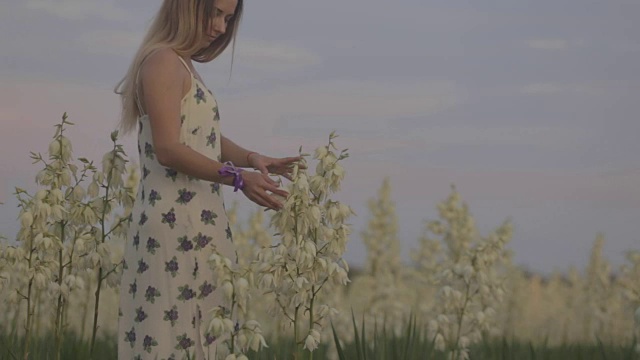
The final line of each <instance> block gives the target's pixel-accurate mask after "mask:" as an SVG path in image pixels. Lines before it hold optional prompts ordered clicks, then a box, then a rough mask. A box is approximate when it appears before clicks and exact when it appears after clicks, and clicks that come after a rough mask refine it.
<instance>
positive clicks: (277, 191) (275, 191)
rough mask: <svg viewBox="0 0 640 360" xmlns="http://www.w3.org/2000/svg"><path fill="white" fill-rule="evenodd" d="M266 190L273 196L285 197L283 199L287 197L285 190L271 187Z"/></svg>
mask: <svg viewBox="0 0 640 360" xmlns="http://www.w3.org/2000/svg"><path fill="white" fill-rule="evenodd" d="M266 190H268V191H271V192H272V193H274V194H278V195H280V196H282V197H285V198H286V197H287V196H289V193H288V192H287V191H286V190H282V189H278V188H276V187H273V188H267V189H266Z"/></svg>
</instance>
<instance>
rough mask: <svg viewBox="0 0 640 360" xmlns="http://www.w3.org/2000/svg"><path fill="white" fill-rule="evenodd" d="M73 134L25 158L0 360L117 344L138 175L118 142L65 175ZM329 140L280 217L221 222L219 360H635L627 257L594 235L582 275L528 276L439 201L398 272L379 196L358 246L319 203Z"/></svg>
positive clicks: (5, 245)
mask: <svg viewBox="0 0 640 360" xmlns="http://www.w3.org/2000/svg"><path fill="white" fill-rule="evenodd" d="M71 125H73V124H71V123H70V122H68V121H67V120H66V116H65V117H64V118H63V121H62V122H61V123H60V124H59V125H58V126H57V127H56V133H55V137H54V140H53V141H52V143H51V144H50V146H49V151H48V154H47V156H42V155H40V154H36V153H33V154H32V158H33V159H34V163H37V164H39V165H41V166H42V170H41V171H40V172H39V173H38V175H37V179H36V182H37V184H38V186H39V190H38V191H36V192H35V193H33V194H30V193H28V192H27V191H25V190H23V189H20V188H16V193H15V196H16V197H17V198H18V199H19V200H20V204H21V205H20V206H21V210H20V216H19V221H20V223H21V230H20V232H19V233H18V235H17V239H11V240H8V239H5V240H3V242H2V243H1V245H0V248H1V250H2V251H1V254H2V255H1V256H0V303H2V311H1V312H0V357H1V358H2V359H25V360H26V359H91V358H92V359H115V358H116V347H117V339H118V338H119V337H121V336H124V335H123V334H117V331H116V329H117V320H118V288H119V285H120V273H121V270H122V253H123V244H124V241H126V240H125V235H126V231H127V228H128V227H129V226H130V223H131V221H132V220H137V219H132V217H131V209H132V206H133V203H134V201H133V200H134V199H135V196H136V192H137V189H136V184H137V182H138V179H139V176H140V175H139V171H138V169H137V168H136V167H135V166H127V163H128V160H127V158H126V154H125V153H124V152H123V151H122V147H121V146H120V145H119V144H118V134H117V132H114V133H112V134H111V139H112V141H113V148H112V149H110V150H109V151H108V152H106V153H105V156H104V157H103V159H102V162H101V164H100V165H99V166H98V165H96V164H94V163H93V162H92V161H90V160H88V159H84V158H78V160H74V159H73V158H72V156H71V141H70V139H68V138H66V137H65V136H64V130H65V129H66V127H68V126H71ZM336 138H337V136H335V134H331V135H330V136H329V140H328V142H327V145H326V146H324V147H320V148H318V149H316V151H315V152H314V154H312V155H311V154H303V155H304V156H305V159H306V158H310V159H307V160H305V162H307V164H308V165H307V169H309V170H307V169H304V168H298V167H296V168H295V169H294V182H293V183H292V184H291V185H290V186H289V188H288V191H289V193H290V196H289V197H288V198H287V199H286V202H285V208H284V209H283V210H282V211H280V212H278V213H276V214H275V215H273V216H272V217H271V218H269V219H266V218H265V216H264V213H263V212H262V211H256V212H255V213H253V214H252V215H251V217H250V219H249V220H248V222H247V223H239V222H238V221H237V216H236V209H235V208H232V209H229V210H228V214H229V218H230V220H231V222H232V223H233V238H234V244H235V245H236V247H237V250H238V263H237V264H233V263H232V262H231V261H230V260H229V259H226V258H224V256H222V255H221V254H218V253H217V252H216V251H215V250H212V253H211V256H210V258H209V260H210V261H209V264H208V265H209V266H210V267H211V268H212V269H213V270H214V273H215V279H212V282H213V283H214V285H215V286H217V287H218V288H219V289H220V290H221V291H224V294H225V302H226V303H225V305H226V306H227V309H231V310H230V311H224V310H223V309H222V308H218V309H213V310H215V311H213V312H212V315H211V317H210V318H208V319H207V323H208V324H209V325H210V326H209V330H210V331H211V334H212V335H213V336H215V337H216V338H219V339H220V338H224V339H226V342H224V344H223V345H221V348H223V349H222V352H221V354H224V357H223V358H226V359H229V360H233V359H238V360H240V359H245V358H249V359H274V358H276V359H293V358H295V359H313V358H315V359H338V358H340V359H447V360H454V359H638V358H639V354H640V346H638V345H637V339H638V335H639V332H640V252H639V251H637V249H635V250H634V249H630V250H629V252H628V256H627V262H626V263H625V264H624V265H622V266H620V267H619V268H616V269H614V268H612V266H611V265H610V264H609V263H608V262H607V260H606V259H605V258H604V257H603V256H602V248H603V246H604V244H605V238H604V235H602V234H594V235H595V241H594V245H593V248H592V252H591V260H590V263H589V265H588V267H587V268H586V270H585V271H584V272H578V271H573V272H570V273H567V274H554V275H552V276H549V277H545V278H543V277H541V276H538V275H536V274H531V273H527V272H525V271H523V270H522V269H519V268H518V267H517V266H515V265H514V264H513V262H512V258H513V252H512V250H511V249H510V248H509V242H510V240H511V238H512V236H513V229H512V225H511V224H510V222H509V221H505V222H504V223H502V224H499V225H498V226H497V227H496V228H495V229H494V230H493V231H491V232H490V233H489V234H480V233H479V232H478V230H477V228H476V224H475V221H474V218H473V216H472V213H471V210H470V206H468V205H467V204H466V203H465V202H464V201H463V200H462V197H461V194H460V193H459V192H458V191H457V190H456V188H455V186H452V189H451V193H450V194H448V196H446V198H445V199H444V200H443V201H442V202H441V203H439V204H437V205H436V206H437V209H438V212H439V218H438V219H431V220H429V221H427V222H426V225H425V229H424V232H423V235H422V237H421V239H420V241H419V244H420V245H419V247H418V248H416V249H412V251H411V253H412V258H411V261H410V262H408V263H407V262H403V261H402V260H401V258H400V248H399V247H400V246H399V243H400V242H399V240H398V237H397V230H398V229H397V217H396V214H395V209H394V206H395V205H394V202H393V200H392V197H391V184H390V182H389V181H388V180H384V181H383V182H382V185H381V187H380V191H379V193H378V194H375V196H372V198H371V200H370V204H369V209H370V212H369V214H363V216H367V218H368V219H369V223H368V226H367V228H366V229H365V230H364V231H363V232H362V233H360V234H353V232H352V230H351V229H350V228H349V225H348V219H349V217H350V216H352V215H353V212H352V210H351V208H350V207H349V206H348V205H346V204H342V203H340V202H338V201H335V200H333V199H332V195H333V194H335V193H336V192H337V191H339V190H340V183H341V181H342V179H343V178H344V176H345V175H346V170H345V169H344V168H343V167H342V165H341V161H342V160H343V159H345V158H346V157H348V153H347V152H346V151H345V150H342V151H339V150H338V148H337V146H336V143H335V141H336V140H335V139H336ZM334 151H335V152H334ZM312 161H314V162H315V164H314V163H312ZM312 169H314V170H315V172H312ZM356 237H359V238H360V239H361V240H362V241H363V242H364V243H365V245H366V248H367V252H368V253H367V261H366V264H365V265H364V267H362V268H361V269H350V267H349V264H347V263H346V261H344V259H343V255H344V252H345V249H346V244H347V243H348V242H349V241H355V239H354V238H356ZM266 346H268V347H266ZM183 350H184V354H185V355H186V356H185V358H191V356H192V352H191V349H189V348H188V347H186V348H184V349H183Z"/></svg>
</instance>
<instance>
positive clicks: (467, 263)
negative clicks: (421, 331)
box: [429, 187, 512, 359]
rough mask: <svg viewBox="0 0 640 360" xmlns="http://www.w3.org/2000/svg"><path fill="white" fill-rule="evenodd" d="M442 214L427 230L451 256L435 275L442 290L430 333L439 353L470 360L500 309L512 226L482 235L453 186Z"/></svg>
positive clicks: (505, 224) (441, 264)
mask: <svg viewBox="0 0 640 360" xmlns="http://www.w3.org/2000/svg"><path fill="white" fill-rule="evenodd" d="M439 211H440V217H441V219H442V221H433V222H431V223H429V229H430V230H431V232H432V233H433V234H434V235H436V236H441V238H442V241H443V242H444V243H445V245H446V249H447V253H446V256H443V257H442V258H443V259H444V260H443V261H442V263H440V264H439V272H438V273H436V274H435V281H436V284H437V285H438V286H439V291H438V294H437V303H436V304H437V305H436V306H435V308H434V315H435V318H434V319H432V320H430V321H429V333H430V334H431V336H432V337H433V339H434V345H435V347H436V349H438V350H441V351H447V352H448V353H449V354H450V356H451V358H455V359H468V358H469V346H470V345H471V344H472V343H474V342H478V341H479V340H481V339H482V336H483V334H490V333H491V331H492V330H494V327H493V326H494V324H495V317H496V309H497V308H498V307H499V306H500V304H501V303H502V301H503V298H504V294H505V289H504V286H503V285H504V279H503V275H501V274H500V272H499V271H498V270H499V267H500V266H501V265H503V264H506V263H508V253H507V252H506V251H505V245H506V244H507V243H508V242H509V241H510V239H511V237H512V228H511V225H510V223H508V222H505V223H504V224H503V225H502V226H500V227H499V228H498V229H496V230H495V231H494V232H492V233H491V234H490V235H489V236H488V237H481V236H479V235H478V234H477V230H476V229H475V226H474V221H473V218H472V217H471V215H470V214H469V211H468V208H467V206H466V205H465V204H462V205H460V198H459V194H458V193H457V191H456V190H455V187H454V188H453V192H452V194H451V195H450V196H449V198H448V199H447V201H445V202H444V203H442V204H440V205H439Z"/></svg>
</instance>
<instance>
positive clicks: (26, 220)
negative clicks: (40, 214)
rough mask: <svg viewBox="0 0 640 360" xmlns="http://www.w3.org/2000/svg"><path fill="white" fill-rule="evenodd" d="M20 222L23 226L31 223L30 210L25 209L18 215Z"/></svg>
mask: <svg viewBox="0 0 640 360" xmlns="http://www.w3.org/2000/svg"><path fill="white" fill-rule="evenodd" d="M20 224H21V225H22V227H24V228H28V227H30V226H31V225H33V214H31V212H30V211H25V212H24V213H22V215H20Z"/></svg>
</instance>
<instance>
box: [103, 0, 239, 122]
mask: <svg viewBox="0 0 640 360" xmlns="http://www.w3.org/2000/svg"><path fill="white" fill-rule="evenodd" d="M215 2H216V0H164V2H163V3H162V6H161V7H160V10H159V11H158V13H157V14H156V16H155V18H154V20H153V22H152V23H151V26H150V28H149V31H148V32H147V35H146V36H145V37H144V40H143V41H142V44H141V45H140V47H139V48H138V51H137V52H136V54H135V56H134V58H133V61H132V62H131V65H130V66H129V69H128V70H127V73H126V75H125V77H124V78H123V79H122V80H121V81H120V82H119V83H118V84H117V85H116V87H115V89H114V92H115V93H116V94H118V95H120V98H121V101H122V114H121V118H120V122H119V124H118V127H119V129H120V132H121V133H122V134H127V133H129V132H131V131H133V130H134V129H136V127H137V121H138V117H139V116H140V115H141V114H140V110H139V108H138V105H137V101H139V99H138V92H137V86H138V81H137V80H138V79H137V78H138V73H139V71H140V68H141V67H142V63H143V62H144V60H145V59H146V58H147V56H149V54H151V53H152V52H154V51H155V50H158V49H162V48H171V49H173V50H174V51H175V52H176V53H177V54H178V55H180V56H183V57H184V56H189V54H193V55H192V56H191V59H192V60H193V61H197V62H200V63H203V62H209V61H212V60H213V59H215V58H216V57H218V56H219V55H220V54H222V52H223V51H224V50H225V49H226V48H227V46H228V45H229V43H230V42H231V41H232V40H233V47H232V50H233V51H232V60H231V68H232V70H233V53H234V52H235V37H236V34H237V32H238V26H239V24H240V18H241V17H242V8H243V6H242V5H243V4H242V0H238V4H237V6H236V11H235V13H234V15H233V17H231V18H230V19H229V22H228V25H227V31H226V32H225V33H224V34H222V35H221V36H219V37H217V38H216V39H215V40H214V41H212V42H211V45H209V46H208V47H206V48H204V49H202V48H201V46H202V45H201V44H202V39H203V38H204V37H205V36H207V35H206V31H207V28H208V27H209V24H210V21H212V17H213V16H214V10H215Z"/></svg>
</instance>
